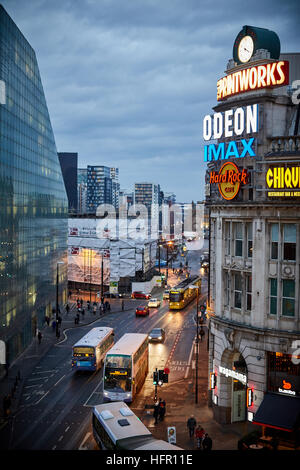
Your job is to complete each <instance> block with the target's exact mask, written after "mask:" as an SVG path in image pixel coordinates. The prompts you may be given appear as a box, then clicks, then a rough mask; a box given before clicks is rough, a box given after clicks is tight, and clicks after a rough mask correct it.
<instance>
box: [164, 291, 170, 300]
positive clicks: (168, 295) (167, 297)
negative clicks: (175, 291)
mask: <svg viewBox="0 0 300 470" xmlns="http://www.w3.org/2000/svg"><path fill="white" fill-rule="evenodd" d="M169 298H170V291H169V290H165V292H164V293H163V299H169Z"/></svg>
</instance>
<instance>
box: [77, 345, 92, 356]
mask: <svg viewBox="0 0 300 470" xmlns="http://www.w3.org/2000/svg"><path fill="white" fill-rule="evenodd" d="M94 354H95V349H94V348H93V347H87V346H82V347H75V348H73V356H94Z"/></svg>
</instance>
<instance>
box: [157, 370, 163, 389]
mask: <svg viewBox="0 0 300 470" xmlns="http://www.w3.org/2000/svg"><path fill="white" fill-rule="evenodd" d="M163 383H164V371H163V370H159V371H158V385H160V386H161V385H162V384H163Z"/></svg>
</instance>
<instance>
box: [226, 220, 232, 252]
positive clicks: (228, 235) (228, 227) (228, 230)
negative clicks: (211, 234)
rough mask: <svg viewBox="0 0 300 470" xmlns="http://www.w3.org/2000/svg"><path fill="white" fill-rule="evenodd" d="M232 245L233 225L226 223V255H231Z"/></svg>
mask: <svg viewBox="0 0 300 470" xmlns="http://www.w3.org/2000/svg"><path fill="white" fill-rule="evenodd" d="M230 245H231V224H230V222H225V253H226V255H230V253H231V250H230Z"/></svg>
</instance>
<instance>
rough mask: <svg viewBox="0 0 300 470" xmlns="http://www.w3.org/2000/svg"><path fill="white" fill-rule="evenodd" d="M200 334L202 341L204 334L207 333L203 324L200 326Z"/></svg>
mask: <svg viewBox="0 0 300 470" xmlns="http://www.w3.org/2000/svg"><path fill="white" fill-rule="evenodd" d="M199 335H200V341H202V338H203V337H204V335H205V332H204V330H203V328H202V326H201V328H200V331H199Z"/></svg>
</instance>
